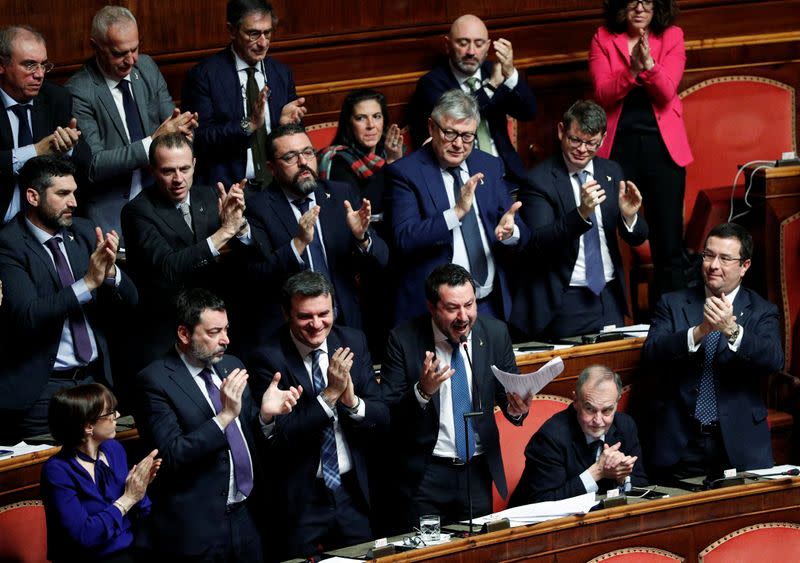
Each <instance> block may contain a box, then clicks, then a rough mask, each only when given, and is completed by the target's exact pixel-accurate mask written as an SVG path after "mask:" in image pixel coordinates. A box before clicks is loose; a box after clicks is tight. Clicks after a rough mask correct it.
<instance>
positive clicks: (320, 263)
mask: <svg viewBox="0 0 800 563" xmlns="http://www.w3.org/2000/svg"><path fill="white" fill-rule="evenodd" d="M292 204H293V205H294V206H295V207H296V208H297V209H299V210H300V214H301V215H302V214H304V213H306V212H307V211H308V208H309V207H310V205H311V198H308V197H307V198H305V199H296V200H294V201H292ZM309 249H310V250H311V261H312V262H313V267H312V268H311V269H312V270H314V271H315V272H319V273H321V274H324V275H325V277H326V278H328V279H329V280H330V279H331V273H330V271H328V263H327V262H326V261H325V250H324V249H323V248H322V241H321V240H320V233H319V225H314V240H312V241H311V244H309V245H308V248H306V250H305V251H303V260H305V262H306V263H308V254H307V252H308V250H309Z"/></svg>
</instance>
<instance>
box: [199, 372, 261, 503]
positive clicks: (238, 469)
mask: <svg viewBox="0 0 800 563" xmlns="http://www.w3.org/2000/svg"><path fill="white" fill-rule="evenodd" d="M199 375H200V377H201V378H203V381H204V382H205V384H206V391H208V397H209V399H211V404H212V405H214V411H215V413H214V414H217V413H219V412H220V411H221V410H222V402H221V401H220V399H219V388H218V387H217V386H216V385H214V380H213V378H212V377H211V376H212V371H211V369H209V368H203V370H202V371H201V372H200V374H199ZM225 437H226V438H227V439H228V448H230V451H231V457H232V458H233V475H234V477H235V478H236V487H237V488H238V489H239V491H240V492H241V493H242V494H243V495H244V496H250V493H251V492H252V490H253V467H252V466H251V465H250V456H249V455H248V454H247V444H246V443H245V441H244V436H242V432H241V430H239V426H238V425H237V424H236V421H235V420H233V421H231V423H230V424H228V426H226V427H225Z"/></svg>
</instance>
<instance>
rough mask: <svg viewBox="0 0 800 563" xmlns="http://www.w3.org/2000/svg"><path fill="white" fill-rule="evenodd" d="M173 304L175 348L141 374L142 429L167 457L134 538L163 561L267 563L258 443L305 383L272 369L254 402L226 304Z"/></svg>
mask: <svg viewBox="0 0 800 563" xmlns="http://www.w3.org/2000/svg"><path fill="white" fill-rule="evenodd" d="M176 308H177V318H178V322H177V331H176V332H177V334H176V343H175V348H174V349H173V350H171V351H170V352H168V353H167V355H166V356H164V357H163V358H162V359H160V360H156V361H155V362H153V363H152V364H150V365H149V366H147V367H146V368H145V369H144V370H142V372H141V373H140V374H139V377H138V380H137V397H136V399H137V404H138V409H137V413H136V422H137V427H138V428H139V433H140V436H141V438H142V440H143V442H144V443H146V444H147V447H149V448H158V453H159V455H160V456H161V460H162V462H161V469H160V470H159V476H158V482H157V483H156V484H154V485H155V486H152V487H151V488H150V490H149V491H148V492H149V493H150V494H151V495H152V498H153V510H152V512H151V514H150V517H149V518H148V519H147V522H146V524H145V525H144V527H143V529H142V530H141V533H140V534H139V535H138V536H137V538H136V542H137V544H138V545H139V546H140V547H143V548H145V549H149V550H150V551H151V552H152V555H153V556H154V557H156V559H159V560H163V559H164V558H169V560H171V561H261V560H262V544H261V538H260V535H261V534H260V531H261V530H262V529H263V527H265V526H266V525H267V524H266V523H264V522H259V516H258V514H259V513H260V512H263V511H264V506H263V504H262V503H261V502H260V500H259V498H260V497H259V495H261V494H262V493H261V490H262V489H263V488H264V487H265V484H264V483H263V482H262V478H261V465H260V463H259V457H258V448H257V447H256V443H257V440H261V441H263V440H264V438H265V437H268V436H269V435H270V434H271V433H272V432H273V430H274V416H275V415H278V414H286V413H288V412H290V411H291V410H292V408H293V406H294V405H295V404H296V403H297V399H298V397H299V396H300V393H301V392H302V390H301V389H295V388H294V387H291V388H288V389H286V390H285V391H281V390H279V389H278V381H279V380H280V374H275V376H274V377H273V378H272V379H271V381H270V382H269V384H268V385H265V386H264V387H265V391H264V393H263V395H262V396H261V398H260V401H259V402H255V401H254V400H253V398H252V396H251V394H250V391H249V390H248V388H247V378H248V375H247V371H246V370H245V369H244V367H243V365H242V363H241V362H240V361H239V359H238V358H236V357H234V356H229V355H226V354H225V351H226V349H227V346H228V343H229V340H228V318H227V314H226V312H225V304H224V302H223V301H222V300H220V299H219V298H218V297H216V296H214V295H213V294H211V293H209V292H208V291H206V290H204V289H190V290H186V291H185V292H182V293H181V295H180V296H179V297H178V300H177V307H176ZM259 405H260V407H259ZM259 436H260V438H259Z"/></svg>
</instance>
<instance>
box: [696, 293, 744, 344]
mask: <svg viewBox="0 0 800 563" xmlns="http://www.w3.org/2000/svg"><path fill="white" fill-rule="evenodd" d="M703 321H704V322H705V323H707V324H708V326H709V327H710V329H711V330H719V331H720V332H724V333H725V335H726V336H729V335H730V334H731V333H732V332H733V329H734V328H736V316H735V315H734V314H733V304H732V303H728V300H727V299H725V294H724V293H722V294H721V295H720V297H716V296H714V295H711V296H710V297H707V298H706V302H705V305H704V306H703ZM709 332H710V331H709Z"/></svg>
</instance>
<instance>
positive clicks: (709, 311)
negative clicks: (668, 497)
mask: <svg viewBox="0 0 800 563" xmlns="http://www.w3.org/2000/svg"><path fill="white" fill-rule="evenodd" d="M702 255H703V270H702V271H703V281H704V284H705V285H704V286H703V287H697V288H689V289H684V290H681V291H675V292H672V293H667V294H665V295H664V296H663V297H662V298H661V300H660V301H659V302H658V305H656V309H655V311H654V313H653V319H652V322H651V325H650V332H649V333H648V335H647V340H646V341H645V344H644V359H645V361H646V362H647V369H646V370H644V371H643V378H644V380H643V383H647V384H648V388H647V391H649V392H650V394H649V395H648V399H647V410H646V412H645V413H644V415H645V416H646V419H642V420H640V421H639V425H640V427H641V428H642V436H643V440H642V441H643V442H644V443H646V444H647V445H648V447H647V450H646V451H645V455H646V459H645V461H646V464H645V465H646V466H647V469H648V473H649V474H650V476H651V478H653V479H654V480H656V481H658V480H659V479H661V480H665V479H669V478H684V477H689V476H696V475H711V476H721V475H720V474H721V473H722V470H724V469H728V468H733V467H735V468H736V469H738V470H739V471H743V470H746V469H756V468H765V467H772V465H773V458H772V446H771V442H770V432H769V427H768V425H767V407H766V406H765V405H764V402H763V400H762V398H761V380H762V378H763V377H766V376H767V375H768V374H770V373H772V372H775V371H778V370H780V369H781V368H782V367H783V348H782V346H781V336H780V334H781V333H780V329H779V326H778V309H777V307H775V305H773V304H771V303H768V302H767V301H765V300H764V299H762V298H761V297H760V296H759V295H758V294H756V293H755V292H754V291H752V290H750V289H748V288H746V287H742V285H741V282H742V278H743V277H744V275H745V273H746V272H747V269H748V268H749V267H750V263H751V262H750V260H751V258H752V255H753V238H752V237H751V236H750V233H748V232H747V231H746V230H745V229H744V228H743V227H742V226H740V225H736V224H735V223H723V224H721V225H718V226H716V227H714V228H713V229H711V231H710V232H709V233H708V237H707V238H706V243H705V250H703V253H702Z"/></svg>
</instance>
